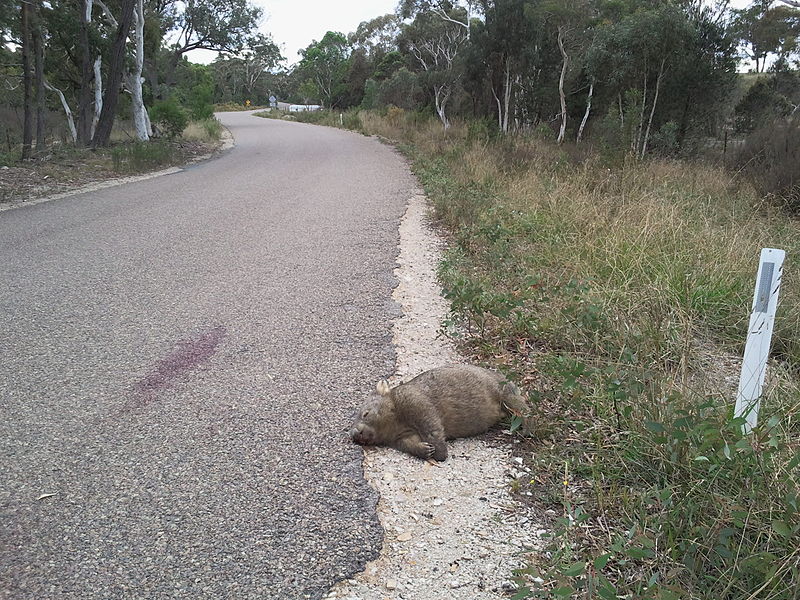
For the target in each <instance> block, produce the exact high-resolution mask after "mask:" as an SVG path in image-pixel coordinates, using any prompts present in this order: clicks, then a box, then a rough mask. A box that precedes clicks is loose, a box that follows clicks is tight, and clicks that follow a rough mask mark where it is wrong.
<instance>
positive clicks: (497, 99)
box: [492, 86, 503, 131]
mask: <svg viewBox="0 0 800 600" xmlns="http://www.w3.org/2000/svg"><path fill="white" fill-rule="evenodd" d="M492 96H494V101H495V102H496V103H497V128H498V129H499V130H500V131H503V103H502V102H500V97H499V96H498V95H497V92H495V91H494V86H492Z"/></svg>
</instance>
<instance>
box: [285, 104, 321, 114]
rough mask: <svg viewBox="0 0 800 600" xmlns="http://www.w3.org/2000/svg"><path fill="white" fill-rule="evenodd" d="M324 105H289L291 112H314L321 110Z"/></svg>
mask: <svg viewBox="0 0 800 600" xmlns="http://www.w3.org/2000/svg"><path fill="white" fill-rule="evenodd" d="M321 109H322V107H321V106H320V105H319V104H290V105H289V112H314V111H317V110H321Z"/></svg>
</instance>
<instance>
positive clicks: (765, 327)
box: [733, 248, 786, 433]
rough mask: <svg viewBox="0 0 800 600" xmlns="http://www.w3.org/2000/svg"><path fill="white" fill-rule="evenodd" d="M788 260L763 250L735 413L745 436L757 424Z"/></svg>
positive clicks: (777, 253) (775, 250)
mask: <svg viewBox="0 0 800 600" xmlns="http://www.w3.org/2000/svg"><path fill="white" fill-rule="evenodd" d="M785 256H786V253H785V252H784V251H783V250H777V249H775V248H764V249H762V250H761V259H760V261H759V265H758V275H757V276H756V291H755V294H754V296H753V311H752V313H751V315H750V327H749V328H748V330H747V343H746V344H745V347H744V359H743V360H742V374H741V377H740V379H739V391H738V393H737V394H736V408H735V409H734V412H733V416H734V417H737V418H738V417H744V418H745V419H746V422H745V424H744V425H743V426H742V430H743V431H744V432H745V433H750V432H751V431H752V429H753V427H755V426H756V425H757V424H758V408H759V403H760V401H761V389H762V387H763V386H764V375H766V371H767V358H768V357H769V346H770V343H771V342H772V327H773V324H774V323H775V310H776V309H777V307H778V293H779V292H780V289H781V275H782V274H783V259H784V257H785Z"/></svg>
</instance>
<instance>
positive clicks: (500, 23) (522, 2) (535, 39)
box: [471, 0, 544, 133]
mask: <svg viewBox="0 0 800 600" xmlns="http://www.w3.org/2000/svg"><path fill="white" fill-rule="evenodd" d="M530 5H531V3H530V2H529V1H527V0H492V1H489V0H487V1H485V2H483V3H482V12H483V17H484V18H483V19H475V20H474V21H473V22H472V35H471V44H472V46H473V52H474V53H475V54H476V55H477V60H476V62H477V63H478V65H479V68H480V69H481V70H482V72H483V73H482V77H485V79H486V80H487V82H488V85H489V88H490V91H491V96H492V99H493V100H494V103H495V106H496V108H497V127H498V129H499V130H500V131H502V132H503V133H507V132H508V131H509V128H510V126H511V122H512V115H513V114H514V112H515V106H516V96H517V94H518V93H519V92H520V90H521V81H522V77H523V75H524V74H525V73H529V72H531V71H533V70H534V69H535V68H536V66H537V62H538V57H539V52H540V50H541V46H542V43H543V41H544V29H543V28H542V27H538V26H537V23H536V22H535V20H534V19H533V18H531V15H530V14H529V11H528V10H526V9H529V8H530ZM473 68H474V67H473Z"/></svg>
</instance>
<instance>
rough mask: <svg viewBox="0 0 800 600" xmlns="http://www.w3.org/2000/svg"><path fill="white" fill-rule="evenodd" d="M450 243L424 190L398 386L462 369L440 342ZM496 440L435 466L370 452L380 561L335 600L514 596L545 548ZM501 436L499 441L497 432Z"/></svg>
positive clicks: (408, 259)
mask: <svg viewBox="0 0 800 600" xmlns="http://www.w3.org/2000/svg"><path fill="white" fill-rule="evenodd" d="M441 249H442V240H441V239H440V238H439V237H438V236H437V235H436V233H435V232H434V231H433V230H432V228H431V227H430V225H429V223H428V219H427V204H426V199H425V197H424V196H423V195H422V194H421V192H418V193H416V194H415V195H414V196H413V197H412V198H411V199H410V201H409V203H408V208H407V212H406V214H405V216H404V217H403V219H402V222H401V225H400V254H399V257H398V267H397V269H396V270H395V274H396V276H397V278H398V280H399V285H398V286H397V288H396V289H395V291H394V294H393V295H394V298H395V300H396V301H397V302H398V303H399V304H400V305H401V306H402V308H403V316H402V317H401V318H399V319H398V320H397V321H396V322H395V323H394V327H393V343H394V345H395V348H396V351H397V365H396V371H395V375H394V376H393V377H392V378H391V380H390V381H391V383H393V384H396V383H399V382H400V381H401V380H408V379H410V378H411V377H413V376H415V375H417V374H418V373H420V372H422V371H424V370H426V369H430V368H433V367H436V366H440V365H443V364H447V363H454V362H463V361H464V359H463V358H462V357H460V356H459V355H458V353H457V352H456V350H455V348H454V347H453V346H452V344H450V343H449V342H448V341H447V340H446V339H444V338H442V337H440V336H438V329H439V324H440V323H441V321H442V319H443V318H444V316H445V315H446V313H447V302H446V301H445V299H444V298H442V296H441V290H440V288H439V285H438V282H437V277H436V268H437V265H438V263H439V260H440V257H441ZM490 437H492V436H491V434H489V435H486V436H482V437H480V438H471V439H461V440H456V441H454V442H451V443H450V458H448V460H447V462H445V463H442V464H439V465H434V464H430V463H427V462H423V461H420V460H418V459H415V458H413V457H410V456H407V455H405V454H402V453H400V452H398V451H396V450H392V449H387V448H365V456H364V471H365V475H366V478H367V481H368V482H369V483H370V485H372V486H373V487H374V488H375V489H376V490H377V491H378V493H379V494H380V501H379V503H378V515H379V518H380V521H381V524H382V525H383V528H384V531H385V540H384V545H383V549H382V551H381V555H380V556H379V558H378V559H376V560H375V561H373V562H371V563H369V564H368V565H367V567H366V569H365V571H364V572H362V573H360V574H359V575H357V576H356V577H355V578H353V579H350V580H347V581H343V582H341V583H339V584H337V586H335V587H334V588H333V589H332V590H331V592H330V593H329V594H328V596H327V598H328V599H330V600H333V599H347V600H384V599H387V598H391V599H395V598H397V599H404V600H415V599H420V600H423V599H425V600H435V599H438V598H442V599H444V598H447V599H452V600H462V599H463V600H476V599H484V598H485V599H490V598H491V599H494V598H504V597H507V596H508V594H509V592H510V591H511V590H512V589H513V586H512V584H511V582H510V581H509V579H510V577H511V575H512V571H513V569H515V568H518V567H520V566H523V564H524V560H523V559H524V555H525V553H526V552H528V551H530V550H531V549H533V548H535V547H537V545H538V544H539V539H540V536H541V534H542V533H543V530H542V529H541V528H540V527H539V526H538V525H537V523H536V520H535V517H534V516H533V513H531V512H530V511H529V510H528V509H526V508H525V507H523V506H522V505H521V504H520V503H518V502H517V501H515V500H514V499H513V498H512V497H511V496H510V494H509V493H508V482H509V480H510V479H512V478H516V477H519V476H521V475H522V474H523V473H524V471H521V469H522V467H521V466H520V465H519V462H521V461H519V459H513V458H512V456H511V451H510V446H509V444H512V443H514V439H513V438H511V437H510V436H509V437H508V441H509V444H503V443H501V444H496V443H490V441H489V438H490ZM494 437H495V438H496V437H497V435H496V434H495V436H494Z"/></svg>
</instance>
